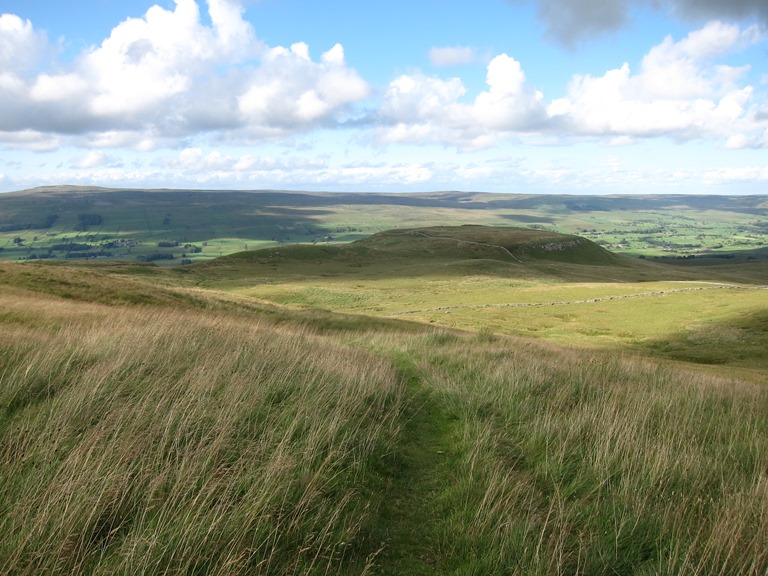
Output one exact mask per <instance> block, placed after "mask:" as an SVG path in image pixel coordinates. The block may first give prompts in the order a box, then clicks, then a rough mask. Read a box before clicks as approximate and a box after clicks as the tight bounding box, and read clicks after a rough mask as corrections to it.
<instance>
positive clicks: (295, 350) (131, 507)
mask: <svg viewBox="0 0 768 576" xmlns="http://www.w3.org/2000/svg"><path fill="white" fill-rule="evenodd" d="M467 230H468V229H460V230H449V229H441V230H440V231H439V232H440V234H441V236H442V235H444V234H451V235H462V234H463V233H464V232H466V231H467ZM422 232H423V230H422ZM427 232H431V233H435V232H437V231H436V230H428V231H427ZM481 232H482V231H479V230H475V231H473V233H472V234H471V238H474V239H475V240H471V239H470V236H462V238H461V242H464V243H466V242H471V241H478V242H479V241H480V240H482V241H483V242H485V241H486V240H494V241H500V240H501V238H499V236H498V235H497V234H498V231H491V232H489V233H493V234H494V236H492V237H490V236H487V235H485V234H484V233H481ZM425 233H426V232H425ZM509 234H510V235H511V236H510V237H514V238H516V242H515V243H512V242H509V241H507V240H509V238H510V237H507V238H506V239H505V241H504V242H503V243H502V244H498V245H503V246H504V247H505V248H506V249H507V250H509V251H510V252H511V253H513V254H522V253H521V252H519V250H521V249H522V248H521V247H523V246H530V245H532V244H533V245H538V246H539V247H540V246H542V244H541V243H542V242H544V243H545V244H544V245H547V244H551V243H552V242H553V241H554V242H560V241H567V239H563V238H559V237H558V238H554V239H553V238H551V237H544V236H541V235H538V236H533V237H532V236H529V235H528V234H529V233H528V232H526V233H525V234H524V236H523V237H522V238H521V237H520V236H519V234H520V233H519V232H517V231H510V232H509ZM395 240H397V241H398V242H395ZM433 240H435V238H427V237H425V236H422V235H420V234H412V233H406V234H405V235H398V234H396V235H388V234H383V235H380V236H377V237H373V238H371V239H370V240H366V241H363V242H361V243H360V244H359V245H351V246H349V247H314V248H313V247H311V246H309V247H285V248H283V249H281V250H277V251H275V252H276V253H277V254H278V255H277V256H275V257H274V258H273V260H276V262H274V263H272V264H267V262H269V260H270V257H269V253H270V251H266V252H261V253H246V254H241V255H235V256H231V257H228V258H224V259H222V262H219V263H218V264H219V266H218V267H217V265H216V263H215V262H211V263H210V264H205V265H200V266H195V267H192V268H191V269H175V270H163V269H158V268H155V267H151V266H146V265H130V266H128V265H125V264H115V265H104V264H100V265H97V264H83V265H79V266H71V265H62V264H52V263H51V264H38V263H26V264H13V263H0V285H2V290H0V310H1V311H2V312H0V345H1V346H2V350H3V354H2V355H0V462H2V466H0V482H1V483H2V486H3V487H4V489H3V490H2V491H0V510H2V514H0V572H2V573H7V574H30V575H32V574H41V573H45V574H126V575H127V574H137V573H152V574H171V573H195V574H221V575H224V574H227V575H232V574H243V575H244V574H249V575H250V574H264V575H267V574H306V575H313V574H318V575H319V574H368V575H389V574H414V575H421V574H425V575H426V574H436V573H439V574H456V575H458V574H477V575H480V574H519V575H530V574H534V575H536V574H538V575H542V576H543V575H550V574H649V573H664V574H679V575H683V574H712V573H718V574H726V575H731V574H732V575H743V574H747V575H749V574H755V575H757V574H763V573H764V572H765V570H766V569H768V552H766V547H765V542H766V540H767V539H768V492H766V483H765V464H766V462H765V459H764V455H765V454H768V408H767V407H768V398H766V394H767V393H768V392H767V389H766V388H765V386H764V385H763V384H756V383H750V382H749V381H747V380H744V379H740V378H738V377H735V376H734V375H733V374H731V375H718V374H717V373H715V372H711V371H709V370H703V369H702V368H701V367H691V366H690V365H683V364H680V363H670V362H666V361H663V360H659V359H658V358H656V359H654V358H651V357H646V358H641V357H638V356H636V355H634V354H632V355H628V354H625V353H621V352H619V351H617V349H615V348H614V349H611V350H600V349H598V348H591V349H584V348H578V347H573V346H564V345H560V344H554V343H551V342H548V341H545V340H541V339H539V340H535V339H531V338H522V337H519V336H515V335H509V334H504V333H500V332H498V331H491V330H487V329H480V330H466V331H465V330H455V329H449V328H447V327H445V325H443V326H435V325H430V324H428V323H427V322H426V321H421V322H412V321H405V320H403V319H401V318H392V317H390V318H383V317H378V316H377V315H370V314H359V313H355V314H349V313H347V314H340V313H337V312H334V311H331V310H325V311H323V310H319V309H317V307H314V306H304V307H295V306H291V307H287V306H285V305H280V304H278V303H267V302H265V301H264V300H263V299H256V298H253V297H249V296H247V295H246V294H244V293H243V292H242V291H241V290H239V289H237V290H226V291H223V290H222V289H221V286H218V287H216V286H213V285H210V286H208V287H206V282H207V283H214V280H215V281H216V282H219V283H223V284H226V282H231V281H232V280H233V276H232V275H233V274H234V276H235V278H234V279H235V280H237V282H238V283H240V285H241V286H242V285H244V284H243V283H244V282H245V281H246V278H250V281H251V282H252V283H257V282H261V281H262V279H261V276H260V274H261V272H260V271H261V270H265V269H266V267H267V266H272V267H274V268H277V270H272V272H273V275H274V274H278V273H279V274H286V273H287V272H290V274H289V276H290V275H291V274H294V273H296V274H298V272H299V270H300V266H301V265H302V264H308V263H312V262H314V261H315V258H316V257H317V255H318V251H319V250H327V251H328V252H327V256H328V260H329V261H334V259H335V260H337V261H339V262H344V261H345V259H347V260H348V261H349V262H351V263H352V264H357V265H360V264H363V258H366V259H368V261H369V262H370V260H371V259H375V257H378V255H379V254H380V253H383V252H385V248H384V247H385V246H386V248H387V249H394V250H395V257H396V258H402V259H403V260H406V259H407V258H408V257H411V258H413V257H415V256H414V253H413V252H412V250H413V249H414V248H416V247H418V246H421V244H420V243H421V242H426V243H427V245H428V246H431V250H432V251H431V252H427V253H422V252H421V249H419V250H417V252H418V253H421V254H422V258H421V259H420V260H418V262H417V264H418V265H419V266H424V265H425V263H426V262H428V261H433V263H434V264H435V269H439V268H440V267H441V266H443V265H445V264H446V262H448V261H449V260H450V259H451V258H453V259H456V258H457V257H459V258H458V259H459V261H464V260H463V259H465V258H466V256H467V253H466V250H467V249H471V248H472V246H471V245H470V247H469V248H467V247H461V246H457V245H456V238H455V237H454V238H452V241H453V247H451V248H448V247H446V246H444V245H443V243H442V241H440V242H435V243H433ZM487 243H488V244H492V242H487ZM397 246H400V249H397ZM569 248H570V249H579V246H576V247H574V246H571V247H569ZM485 249H486V247H483V252H482V254H481V256H483V257H482V258H480V259H477V260H476V261H479V262H484V263H485V264H488V263H489V262H495V263H496V265H497V266H500V267H502V268H506V267H512V268H513V269H514V270H516V271H517V274H518V275H520V274H521V271H522V270H524V269H525V267H526V266H528V267H530V266H533V263H534V261H532V260H531V261H528V262H524V263H522V264H521V263H519V262H516V261H514V260H512V261H507V259H508V256H506V255H505V254H504V253H503V252H502V251H500V250H498V249H493V248H487V250H488V253H485ZM589 249H592V248H589ZM409 251H410V256H408V255H407V254H408V252H409ZM470 251H471V250H470ZM558 253H559V254H561V255H563V252H562V251H558ZM489 255H496V256H497V257H498V259H494V258H488V257H487V256H489ZM259 259H262V260H263V261H264V262H265V264H263V265H261V266H260V267H259V266H257V263H258V262H259ZM567 259H568V257H566V260H567ZM470 260H472V259H471V258H470ZM630 262H634V263H636V264H637V265H638V266H641V265H643V263H642V262H637V261H630ZM555 264H558V263H555ZM561 264H563V265H566V266H571V267H580V269H581V270H582V271H589V270H592V269H593V268H590V265H589V264H573V263H568V262H565V263H561ZM547 265H552V262H548V263H547ZM558 265H559V264H558ZM283 266H285V268H283ZM249 267H250V272H248V268H249ZM608 267H611V268H613V269H615V270H625V271H626V270H628V269H626V268H625V267H622V266H621V265H620V263H619V264H617V263H612V264H611V265H610V266H606V265H601V266H598V267H596V268H595V269H605V268H608ZM512 268H510V269H512ZM350 269H355V270H360V269H361V268H357V267H355V266H352V267H350ZM435 269H433V271H432V272H433V273H434V272H435ZM339 270H341V268H340V269H339ZM456 270H457V268H455V267H454V268H452V270H451V273H450V282H451V283H452V284H453V285H456V284H457V283H458V284H461V290H460V292H462V293H464V292H467V291H468V286H471V285H473V284H465V282H470V283H474V286H475V289H476V290H479V291H482V289H481V287H482V285H484V283H485V282H487V281H488V278H487V277H484V276H478V275H476V274H473V275H469V276H468V275H466V274H456ZM380 272H381V270H378V271H376V273H377V274H380ZM505 274H506V273H505ZM510 278H513V277H512V276H506V275H503V279H504V281H505V282H508V281H509V279H510ZM276 280H277V278H276V276H273V277H272V278H271V279H267V280H266V281H267V282H274V281H276ZM318 280H320V283H318ZM337 280H341V278H337ZM395 280H396V282H402V281H403V278H397V279H395ZM518 280H519V281H520V282H530V283H531V284H530V287H532V288H533V287H535V288H536V290H537V291H538V292H541V291H546V290H547V289H548V287H549V288H553V287H554V288H553V289H557V290H564V289H567V288H566V287H568V286H574V285H573V284H572V283H571V281H568V282H566V283H565V284H564V283H563V280H562V279H559V278H556V277H555V278H554V279H553V280H551V282H550V283H547V282H543V281H542V280H541V278H539V277H533V278H532V279H531V278H523V277H519V278H518ZM378 281H381V277H379V278H378ZM303 282H304V287H305V289H310V288H312V287H313V286H314V287H315V288H318V287H320V286H322V285H323V284H322V277H320V278H314V279H313V276H312V274H311V273H310V274H308V275H305V276H303ZM347 282H348V284H345V286H346V287H347V288H349V287H350V286H351V287H355V286H358V285H360V286H359V287H358V288H357V290H358V291H362V292H367V291H370V290H372V284H367V283H366V282H365V281H364V280H362V279H361V278H360V277H357V278H354V277H353V278H352V279H351V280H348V281H347ZM418 282H419V283H421V284H423V285H425V286H426V288H424V290H428V291H433V292H434V289H435V288H436V287H439V286H440V284H439V283H436V282H437V281H436V280H435V279H434V278H430V277H429V276H428V275H422V276H421V277H420V278H419V279H418ZM414 285H416V283H414V284H408V286H409V287H413V286H414ZM573 289H576V288H575V287H574V288H573ZM579 289H580V290H584V291H592V292H593V293H594V291H595V290H596V284H595V283H594V282H590V283H589V286H583V285H582V287H581V288H579ZM505 290H506V291H507V293H508V294H509V293H510V291H513V292H514V294H515V296H516V297H518V294H519V295H522V294H525V293H526V288H525V286H518V287H517V288H515V287H514V286H511V285H509V284H507V285H506V288H505ZM438 293H439V290H438ZM388 294H389V292H383V293H380V295H385V296H386V295H388ZM446 294H447V293H446ZM690 294H692V295H701V294H703V293H701V292H691V293H690ZM455 295H456V294H455V293H454V294H453V296H454V297H455ZM520 297H522V296H520ZM454 301H456V300H455V298H454ZM678 309H679V307H673V308H671V309H670V310H671V311H674V310H678ZM348 310H349V311H352V312H354V309H348ZM530 310H532V311H536V310H539V308H531V309H530ZM596 315H599V314H595V313H594V312H593V313H592V316H593V317H594V316H596Z"/></svg>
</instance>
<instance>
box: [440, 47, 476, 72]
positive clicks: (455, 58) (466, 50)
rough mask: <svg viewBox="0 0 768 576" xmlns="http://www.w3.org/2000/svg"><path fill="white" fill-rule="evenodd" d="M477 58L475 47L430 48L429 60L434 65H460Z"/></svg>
mask: <svg viewBox="0 0 768 576" xmlns="http://www.w3.org/2000/svg"><path fill="white" fill-rule="evenodd" d="M476 59H477V55H476V54H475V50H474V48H470V47H468V46H447V47H443V48H437V47H435V48H430V50H429V61H430V62H431V63H432V65H433V66H438V67H443V66H460V65H462V64H469V63H471V62H474V61H475V60H476Z"/></svg>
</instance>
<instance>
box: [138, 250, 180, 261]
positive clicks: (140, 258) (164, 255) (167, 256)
mask: <svg viewBox="0 0 768 576" xmlns="http://www.w3.org/2000/svg"><path fill="white" fill-rule="evenodd" d="M175 258H176V256H174V255H173V254H169V253H159V252H158V253H156V254H146V255H144V256H137V257H136V259H137V260H138V261H139V262H155V261H156V260H174V259H175Z"/></svg>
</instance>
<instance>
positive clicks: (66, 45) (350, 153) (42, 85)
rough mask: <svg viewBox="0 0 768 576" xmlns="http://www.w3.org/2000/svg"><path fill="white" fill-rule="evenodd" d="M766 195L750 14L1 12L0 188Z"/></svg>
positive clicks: (765, 97)
mask: <svg viewBox="0 0 768 576" xmlns="http://www.w3.org/2000/svg"><path fill="white" fill-rule="evenodd" d="M56 184H73V185H89V186H90V185H94V186H106V187H141V188H202V189H292V190H318V191H360V192H366V191H370V192H415V191H418V192H426V191H437V190H465V191H485V192H511V193H524V194H528V193H567V194H628V193H634V194H646V193H648V194H650V193H682V194H694V193H697V194H768V2H766V0H475V1H473V2H469V1H467V0H388V1H387V2H360V1H355V2H352V1H348V0H325V1H323V2H319V1H317V0H207V1H206V0H155V1H154V2H153V1H150V0H70V1H69V2H60V1H58V0H57V1H54V0H0V192H3V191H11V190H21V189H26V188H32V187H36V186H45V185H56Z"/></svg>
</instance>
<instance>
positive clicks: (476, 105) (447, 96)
mask: <svg viewBox="0 0 768 576" xmlns="http://www.w3.org/2000/svg"><path fill="white" fill-rule="evenodd" d="M486 83H487V85H488V90H486V91H484V92H481V93H480V94H478V95H477V97H476V98H475V100H474V101H473V102H471V103H464V102H461V99H462V97H463V96H464V95H465V94H466V92H467V90H466V87H465V86H464V83H463V82H462V81H461V80H460V79H459V78H451V79H449V80H442V79H440V78H435V77H430V76H425V75H422V74H416V75H403V76H400V77H399V78H397V79H395V80H394V81H392V82H391V83H390V85H389V88H388V89H387V91H386V93H385V95H384V101H383V105H382V108H381V114H382V117H383V118H384V120H385V121H386V122H388V123H389V126H387V127H386V128H384V129H382V133H381V137H382V139H383V140H384V141H386V142H414V143H429V142H433V143H435V142H437V143H445V144H454V145H457V146H459V147H467V148H482V147H486V146H489V145H491V144H492V143H493V142H495V141H497V140H498V139H499V138H503V137H504V136H505V135H508V134H509V133H512V132H526V131H531V130H536V129H537V128H539V127H540V126H541V123H542V122H543V120H544V119H545V103H544V97H543V94H542V93H541V92H539V91H537V90H535V89H533V88H532V87H531V86H529V85H528V84H527V83H526V80H525V74H524V72H523V70H522V67H521V66H520V63H519V62H518V61H517V60H515V59H514V58H512V57H511V56H508V55H507V54H500V55H498V56H496V57H495V58H493V60H491V62H490V63H489V64H488V69H487V75H486Z"/></svg>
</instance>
